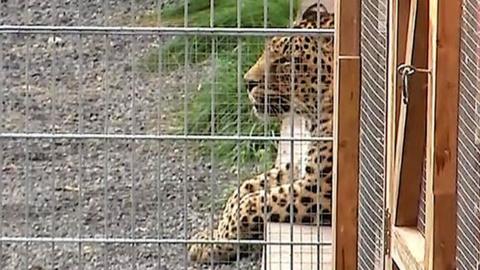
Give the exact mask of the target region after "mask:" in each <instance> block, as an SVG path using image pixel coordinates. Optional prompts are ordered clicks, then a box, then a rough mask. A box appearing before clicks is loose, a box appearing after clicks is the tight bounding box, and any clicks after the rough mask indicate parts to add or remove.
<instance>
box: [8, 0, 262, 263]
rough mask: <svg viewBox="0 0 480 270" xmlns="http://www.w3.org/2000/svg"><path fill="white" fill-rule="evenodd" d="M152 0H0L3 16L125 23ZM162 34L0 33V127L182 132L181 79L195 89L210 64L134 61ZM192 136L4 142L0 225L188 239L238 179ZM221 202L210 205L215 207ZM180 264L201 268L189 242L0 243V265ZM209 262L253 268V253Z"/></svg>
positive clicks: (69, 233) (36, 231)
mask: <svg viewBox="0 0 480 270" xmlns="http://www.w3.org/2000/svg"><path fill="white" fill-rule="evenodd" d="M131 3H134V5H131ZM157 4H158V3H157V1H140V0H135V1H120V0H116V1H114V0H110V1H99V0H88V1H69V0H65V1H44V0H42V1H40V0H35V1H33V0H31V1H20V0H17V1H13V0H1V1H0V24H37V25H47V24H55V25H91V26H93V25H129V24H131V22H133V21H134V20H135V18H136V17H138V16H139V15H140V14H145V13H146V12H148V11H149V10H154V9H155V8H157V7H158V6H156V5H157ZM132 6H133V8H132ZM160 42H161V40H160V39H159V38H158V37H154V36H108V37H104V36H86V35H84V36H79V35H55V36H54V35H13V34H12V35H1V34H0V82H1V83H0V114H1V115H0V131H1V132H56V133H74V134H80V133H102V132H105V131H108V132H109V133H114V134H132V133H137V134H177V133H178V132H179V131H178V130H175V129H174V128H173V125H172V123H173V121H174V120H175V119H174V118H175V117H178V115H177V116H176V114H174V111H175V110H176V109H178V107H179V106H183V102H184V97H185V96H189V94H188V93H185V92H184V87H185V84H187V85H188V87H187V88H188V89H196V87H195V86H196V84H198V83H199V78H200V75H204V74H208V68H206V67H192V68H191V69H189V70H188V72H174V73H168V74H151V73H148V72H145V71H144V69H141V68H139V67H138V63H139V59H141V58H142V56H144V55H145V54H146V52H148V51H149V50H151V49H152V48H154V47H155V46H158V44H159V43H160ZM194 143H195V142H189V143H185V142H180V141H177V142H175V141H161V142H157V141H148V140H147V141H145V140H143V141H142V140H135V141H128V140H109V141H105V140H96V139H87V140H67V139H57V140H51V139H35V140H28V141H27V140H20V139H16V140H13V139H8V140H7V139H6V140H2V141H1V144H0V169H1V170H0V192H1V196H2V197H1V207H0V222H1V223H0V225H1V226H0V233H1V234H2V235H3V236H7V237H24V236H27V237H35V238H37V237H63V238H75V237H88V238H90V237H97V238H102V237H110V238H132V237H134V238H158V237H163V238H170V239H177V238H183V237H184V236H185V234H186V235H187V237H189V236H191V234H192V231H193V230H194V229H196V228H205V227H208V225H209V224H210V222H211V219H210V211H211V210H210V208H209V205H210V204H211V203H210V202H211V201H212V199H211V198H215V199H214V200H213V201H219V198H218V197H219V195H218V194H221V190H223V189H224V188H225V187H227V186H232V185H234V183H236V181H237V177H236V175H235V174H231V173H230V172H229V170H228V169H226V168H221V167H220V166H218V165H217V164H216V163H215V162H213V163H212V161H211V160H209V159H208V158H206V157H199V156H198V155H196V154H195V152H194V148H193V147H192V146H194ZM185 157H186V159H185ZM212 173H214V174H212ZM212 175H214V177H212ZM212 194H214V196H213V195H212ZM220 206H221V205H218V204H217V205H215V207H216V208H217V209H216V210H214V212H215V213H219V209H218V208H220ZM214 218H217V217H216V215H215V217H214ZM185 266H186V267H187V268H189V269H196V268H197V267H200V266H194V265H189V264H188V262H186V261H185V260H184V247H183V246H182V245H173V244H172V245H156V244H138V245H135V246H132V245H129V244H108V245H103V244H96V243H84V244H81V245H79V244H76V243H57V244H52V243H29V244H28V245H26V244H24V243H22V244H18V243H2V245H1V246H0V268H1V269H36V270H39V269H135V268H136V269H185V268H184V267H185ZM237 267H238V268H237ZM214 268H215V269H257V268H258V256H252V257H250V258H246V259H242V260H241V261H240V262H239V264H238V265H236V264H227V265H219V266H215V267H214Z"/></svg>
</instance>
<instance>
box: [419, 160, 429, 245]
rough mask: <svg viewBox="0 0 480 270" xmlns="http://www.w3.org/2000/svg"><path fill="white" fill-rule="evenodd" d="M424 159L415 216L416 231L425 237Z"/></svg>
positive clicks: (425, 177) (425, 181)
mask: <svg viewBox="0 0 480 270" xmlns="http://www.w3.org/2000/svg"><path fill="white" fill-rule="evenodd" d="M426 161H427V160H426V159H423V169H422V183H421V186H420V188H421V190H420V200H419V204H418V216H417V229H418V231H420V233H421V234H422V235H423V236H425V199H426V198H425V195H426V189H425V188H426V183H427V171H426V166H427V164H426Z"/></svg>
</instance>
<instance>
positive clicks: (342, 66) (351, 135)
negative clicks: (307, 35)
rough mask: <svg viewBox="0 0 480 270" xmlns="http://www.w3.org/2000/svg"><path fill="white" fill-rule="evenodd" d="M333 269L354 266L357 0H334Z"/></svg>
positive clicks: (355, 264)
mask: <svg viewBox="0 0 480 270" xmlns="http://www.w3.org/2000/svg"><path fill="white" fill-rule="evenodd" d="M335 59H336V62H335V94H334V99H335V100H334V102H335V103H334V104H335V105H334V117H335V119H336V121H335V123H336V125H335V129H334V132H335V136H334V138H335V142H334V153H335V155H336V157H337V164H336V167H335V168H334V172H335V173H334V181H333V183H334V192H333V214H334V215H333V224H334V227H333V264H334V268H333V269H342V270H350V269H351V270H354V269H357V242H358V241H357V240H358V225H357V224H358V178H359V177H358V176H359V175H358V173H359V161H358V160H359V131H360V0H337V1H335Z"/></svg>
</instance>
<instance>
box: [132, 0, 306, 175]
mask: <svg viewBox="0 0 480 270" xmlns="http://www.w3.org/2000/svg"><path fill="white" fill-rule="evenodd" d="M241 3H242V8H241V12H240V13H241V22H240V26H241V27H263V26H264V16H263V15H264V7H263V1H262V0H242V1H241ZM297 5H298V3H297V1H296V0H295V1H294V7H293V14H296V10H297ZM290 8H291V7H290V4H289V1H286V0H269V1H268V22H267V26H268V27H286V26H288V23H289V14H290ZM188 10H189V13H188V26H192V27H208V26H210V1H208V0H191V1H190V5H189V8H188ZM157 17H159V16H158V14H155V13H152V14H148V15H145V16H144V17H142V18H141V24H142V25H155V22H156V21H157ZM161 22H162V25H164V26H183V25H184V6H183V5H179V6H171V7H166V8H165V9H164V10H163V11H162V14H161ZM237 23H238V22H237V3H236V1H234V0H215V8H214V24H213V26H215V27H236V26H237ZM264 42H265V39H264V38H259V37H242V38H238V37H234V36H228V37H227V36H224V37H208V36H196V37H193V36H189V37H175V38H172V39H171V40H169V41H167V42H166V43H165V44H164V45H162V48H161V49H160V50H158V49H156V50H152V51H151V52H150V53H148V54H147V55H146V56H145V58H144V59H143V61H142V62H141V65H142V67H143V68H144V69H145V70H147V71H150V72H156V71H157V70H158V63H159V61H158V59H159V51H160V53H161V59H162V60H161V63H162V65H163V66H162V70H165V71H175V70H177V69H178V70H180V71H181V72H183V71H182V69H183V68H184V65H185V62H187V63H188V64H190V65H191V64H197V65H200V64H201V65H202V66H207V67H206V70H208V69H209V70H210V71H206V72H205V76H204V77H203V78H202V80H201V84H200V85H201V86H200V87H199V88H198V89H197V86H195V89H192V91H190V93H195V96H193V97H192V98H191V99H190V100H189V103H188V112H187V115H186V117H187V119H188V126H187V130H188V134H211V133H212V126H213V133H214V134H216V135H235V134H238V131H239V129H240V134H241V135H264V133H265V130H267V131H268V132H272V130H275V131H277V130H278V128H277V126H276V125H275V124H267V125H268V126H266V127H265V124H264V123H261V122H260V121H259V120H258V119H257V118H256V117H255V116H254V115H253V114H252V112H251V111H252V107H251V103H250V101H249V100H248V97H247V93H246V91H245V90H244V87H243V85H240V91H238V83H239V82H240V83H241V84H243V81H242V78H241V77H242V76H243V74H244V73H245V71H246V70H247V69H248V68H249V67H250V66H251V65H253V64H254V63H255V61H256V59H257V58H258V57H259V56H260V54H261V52H262V50H263V48H264ZM239 44H241V46H239ZM212 48H213V51H214V54H213V57H212ZM185 52H187V54H185ZM239 55H241V58H240V61H241V65H239V63H238V61H239V57H238V56H239ZM185 56H187V59H185ZM185 60H186V61H185ZM239 66H240V71H239V70H238V68H239ZM212 69H214V72H211V71H212ZM238 74H239V75H240V76H241V77H240V78H238ZM192 88H193V86H192ZM197 90H198V91H197ZM181 109H183V108H181ZM212 109H213V111H214V114H212ZM181 113H182V116H181V117H179V118H180V119H183V117H184V116H185V115H183V112H181ZM212 116H213V119H214V121H212ZM212 123H213V125H212ZM238 123H240V125H238ZM178 125H179V127H181V128H183V126H182V125H183V121H181V123H178ZM267 135H271V134H267ZM237 146H238V147H237ZM274 148H275V147H274V144H273V143H271V142H254V141H241V142H235V141H216V142H215V145H214V150H215V154H216V156H217V158H218V159H219V160H221V161H222V162H224V163H226V164H227V165H235V164H236V162H237V161H239V162H241V163H248V162H250V161H254V162H255V163H257V164H258V165H259V166H261V164H263V162H267V164H268V163H270V164H271V161H272V157H273V154H274V153H275V149H274ZM210 149H211V147H210V146H208V144H202V145H201V146H200V150H201V151H203V153H209V152H210ZM238 159H240V160H238ZM260 162H261V163H260Z"/></svg>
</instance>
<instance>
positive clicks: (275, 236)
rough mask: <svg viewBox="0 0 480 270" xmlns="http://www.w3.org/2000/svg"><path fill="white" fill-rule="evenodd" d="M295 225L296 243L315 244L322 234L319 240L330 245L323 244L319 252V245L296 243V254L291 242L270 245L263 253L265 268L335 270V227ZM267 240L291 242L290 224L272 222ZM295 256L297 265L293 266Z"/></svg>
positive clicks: (280, 269) (268, 269) (266, 269)
mask: <svg viewBox="0 0 480 270" xmlns="http://www.w3.org/2000/svg"><path fill="white" fill-rule="evenodd" d="M292 228H293V242H301V243H314V242H317V237H318V239H319V240H320V241H319V242H321V243H328V244H329V245H325V246H321V247H320V250H318V252H317V247H316V246H315V245H294V246H293V256H290V255H291V253H290V251H291V246H290V245H268V246H267V248H266V250H265V249H264V252H263V258H264V260H263V262H264V263H263V265H262V270H283V269H285V270H286V269H291V270H296V269H302V270H310V269H322V270H330V269H332V245H331V243H332V229H331V227H317V226H306V225H293V227H292ZM266 240H267V241H271V242H290V224H288V223H268V224H267V230H266ZM292 257H293V268H290V266H291V264H290V261H291V258H292ZM265 259H266V260H265ZM318 264H319V265H318ZM317 265H318V266H319V267H318V266H317Z"/></svg>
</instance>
